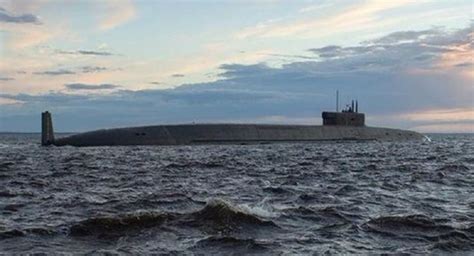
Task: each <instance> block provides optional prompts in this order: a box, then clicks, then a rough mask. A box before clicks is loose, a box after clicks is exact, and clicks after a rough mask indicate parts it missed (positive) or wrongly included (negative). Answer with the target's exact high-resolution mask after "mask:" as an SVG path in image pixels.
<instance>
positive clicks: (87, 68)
mask: <svg viewBox="0 0 474 256" xmlns="http://www.w3.org/2000/svg"><path fill="white" fill-rule="evenodd" d="M105 70H107V68H105V67H96V66H84V67H81V71H82V73H98V72H102V71H105Z"/></svg>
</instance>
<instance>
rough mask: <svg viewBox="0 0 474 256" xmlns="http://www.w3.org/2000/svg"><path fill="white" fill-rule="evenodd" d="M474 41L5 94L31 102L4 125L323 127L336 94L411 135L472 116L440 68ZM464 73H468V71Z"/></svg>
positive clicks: (422, 39)
mask: <svg viewBox="0 0 474 256" xmlns="http://www.w3.org/2000/svg"><path fill="white" fill-rule="evenodd" d="M470 33H471V31H470V30H469V29H462V30H458V31H451V32H446V31H443V30H436V32H433V31H430V32H423V33H421V32H420V33H411V36H412V37H413V38H414V40H408V39H407V37H409V35H410V33H406V34H404V35H403V36H401V35H398V36H397V37H398V38H402V39H400V41H399V42H398V43H393V42H394V40H392V41H390V42H392V43H390V44H386V43H385V42H386V41H387V40H385V42H384V43H371V44H361V45H356V46H351V47H343V46H328V47H322V48H315V49H311V52H313V53H314V54H315V56H316V57H317V59H316V60H310V59H307V60H306V59H304V60H300V61H294V62H290V63H288V64H285V65H282V66H281V67H278V68H276V67H270V66H268V65H266V64H265V63H259V64H254V65H242V64H236V63H234V64H226V65H222V66H221V67H220V69H221V73H220V74H219V77H218V78H219V79H218V80H216V81H213V82H205V83H194V84H185V85H181V86H179V87H177V88H174V89H163V90H157V89H153V90H139V91H130V90H115V91H112V92H111V93H109V94H107V95H104V94H94V93H95V92H96V90H98V89H116V88H118V86H116V85H108V84H105V85H89V84H69V85H66V88H69V89H71V90H85V92H87V93H89V94H88V95H82V96H79V95H68V94H55V93H50V94H45V95H24V94H22V95H9V96H8V95H7V97H11V98H12V99H13V100H19V101H22V102H24V103H23V104H21V105H11V106H10V105H8V106H2V112H0V115H1V116H2V120H5V121H4V122H3V121H2V122H0V130H15V129H24V128H23V127H32V128H31V129H33V128H35V127H37V126H38V124H37V117H36V115H37V114H36V115H35V116H30V118H31V120H33V121H31V122H30V123H28V124H26V123H22V124H21V125H19V124H18V122H17V123H16V124H17V125H16V126H15V120H18V119H15V118H17V117H19V116H25V115H26V114H25V113H36V112H38V114H39V112H40V111H39V110H43V109H45V108H46V107H47V108H48V109H49V110H51V111H52V112H53V114H54V116H55V125H57V127H58V130H63V131H77V130H89V129H95V128H101V127H112V126H128V125H141V124H160V123H161V124H163V123H183V122H192V121H196V122H212V121H217V122H223V121H233V120H234V121H235V120H267V119H264V118H265V117H271V116H281V117H285V118H289V119H291V118H303V119H308V118H309V119H311V120H319V117H320V112H321V111H323V110H332V109H334V94H335V91H336V90H337V89H338V90H339V91H340V94H341V97H340V101H341V104H343V103H346V102H349V100H350V99H352V98H357V99H358V100H359V107H360V109H361V110H362V111H364V112H366V114H367V123H368V124H369V125H377V126H390V127H398V128H412V127H414V126H417V125H426V124H432V123H431V121H418V120H405V119H402V118H400V115H401V114H405V113H413V112H418V111H423V110H430V109H443V108H446V109H454V108H469V107H471V108H472V104H473V103H472V79H471V78H468V77H464V76H461V75H459V74H456V73H455V72H453V71H452V70H449V71H445V70H440V67H439V60H440V57H441V56H442V55H443V54H445V53H456V52H453V51H457V48H455V47H451V46H452V44H459V43H464V44H465V43H466V42H469V34H470ZM425 34H426V36H425ZM392 38H394V37H392ZM376 41H377V40H374V42H376ZM459 51H461V50H459ZM321 55H322V56H321ZM456 64H457V63H456ZM456 64H454V65H456ZM458 65H459V66H461V67H467V66H468V65H469V63H467V64H466V63H462V64H458ZM454 67H455V66H454ZM459 69H461V68H459ZM419 70H422V71H423V72H419ZM87 90H88V91H87ZM0 97H5V95H3V96H2V95H0ZM3 109H4V110H3ZM262 118H263V119H262ZM7 125H8V126H7Z"/></svg>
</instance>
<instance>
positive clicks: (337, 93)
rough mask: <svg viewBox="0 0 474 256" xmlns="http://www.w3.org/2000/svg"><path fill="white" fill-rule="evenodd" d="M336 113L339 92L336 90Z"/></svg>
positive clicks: (337, 110)
mask: <svg viewBox="0 0 474 256" xmlns="http://www.w3.org/2000/svg"><path fill="white" fill-rule="evenodd" d="M336 112H339V90H336Z"/></svg>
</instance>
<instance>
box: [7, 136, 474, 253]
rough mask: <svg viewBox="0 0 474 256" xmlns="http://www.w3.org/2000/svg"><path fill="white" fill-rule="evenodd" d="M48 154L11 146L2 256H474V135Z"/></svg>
mask: <svg viewBox="0 0 474 256" xmlns="http://www.w3.org/2000/svg"><path fill="white" fill-rule="evenodd" d="M429 136H430V138H431V141H423V142H418V141H417V142H402V143H391V142H383V143H382V142H363V143H355V142H341V143H308V144H266V145H203V146H163V147H158V146H144V147H141V146H140V147H135V146H128V147H90V148H74V147H69V146H66V147H54V146H52V147H41V146H40V145H39V140H40V136H39V134H0V254H1V253H5V254H21V253H46V254H53V253H58V254H61V253H64V254H90V255H96V254H98V255H100V254H107V255H114V254H152V253H153V254H158V255H160V254H163V255H196V254H197V255H248V254H250V255H251V254H254V255H313V254H315V255H321V254H322V255H338V254H351V255H352V254H363V255H366V254H387V255H403V254H438V255H446V254H458V255H474V135H429Z"/></svg>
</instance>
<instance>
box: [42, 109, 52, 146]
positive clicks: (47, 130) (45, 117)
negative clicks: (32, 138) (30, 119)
mask: <svg viewBox="0 0 474 256" xmlns="http://www.w3.org/2000/svg"><path fill="white" fill-rule="evenodd" d="M53 143H54V130H53V120H52V119H51V113H49V112H48V111H46V112H43V113H41V145H43V146H47V145H51V144H53Z"/></svg>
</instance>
